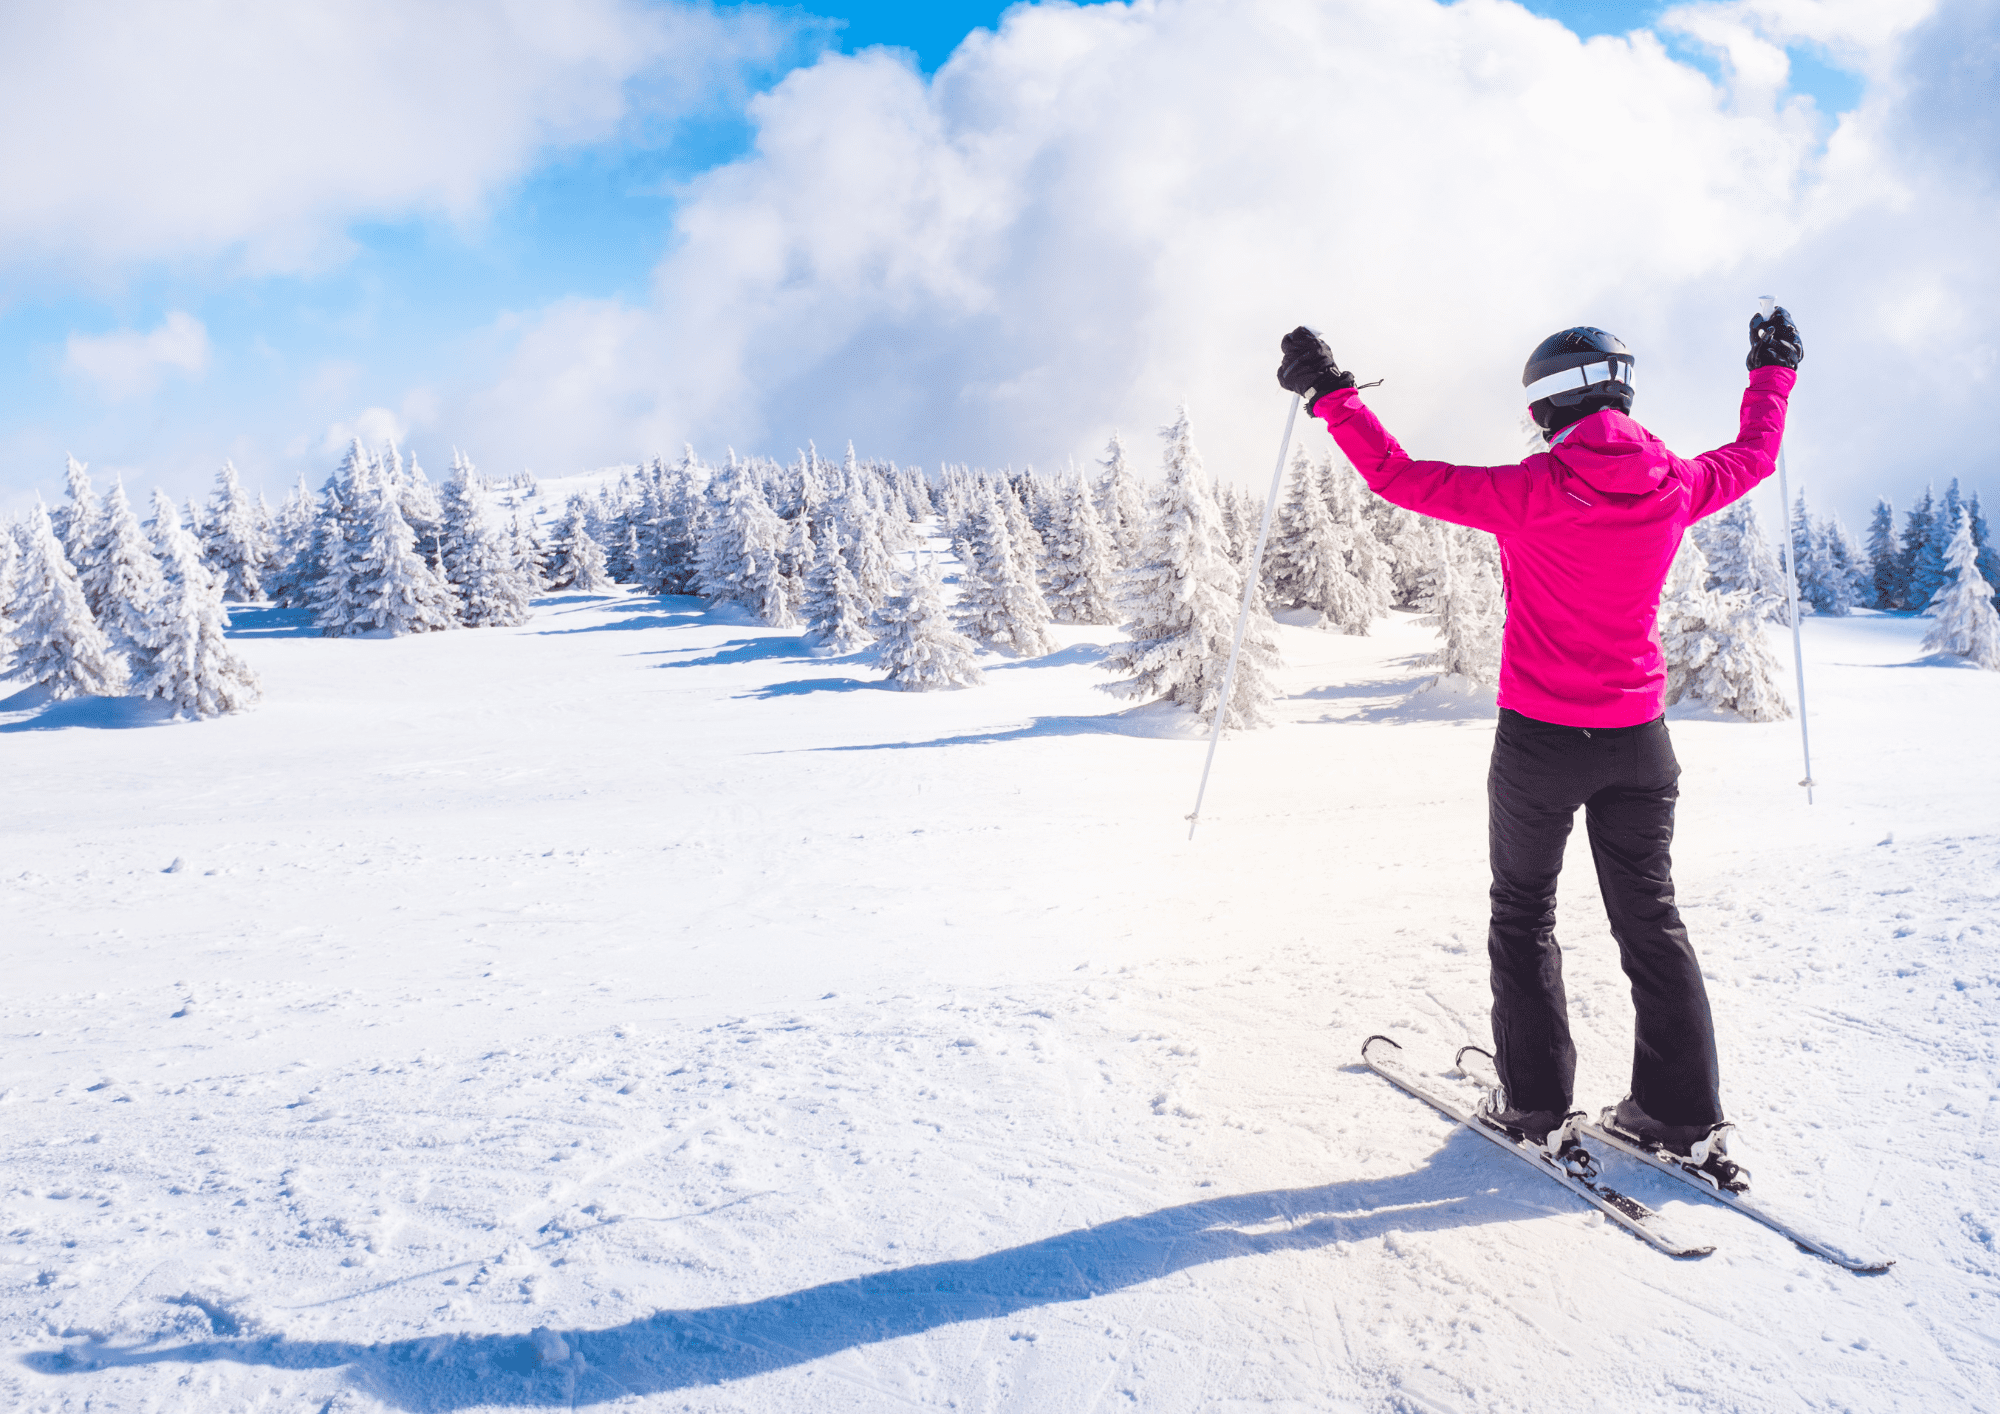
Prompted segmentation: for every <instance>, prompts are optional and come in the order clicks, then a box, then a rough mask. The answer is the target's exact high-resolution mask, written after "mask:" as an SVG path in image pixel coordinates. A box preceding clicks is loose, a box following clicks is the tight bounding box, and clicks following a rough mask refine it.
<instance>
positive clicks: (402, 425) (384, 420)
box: [319, 407, 410, 456]
mask: <svg viewBox="0 0 2000 1414" xmlns="http://www.w3.org/2000/svg"><path fill="white" fill-rule="evenodd" d="M409 436H410V424H409V423H408V422H407V421H406V420H404V418H403V417H401V416H400V415H399V414H398V413H396V412H395V411H394V410H393V409H390V408H385V407H372V408H363V409H362V410H361V411H360V412H358V413H356V414H354V416H352V417H350V418H347V419H345V420H343V421H340V422H336V423H333V424H332V425H331V426H329V427H328V428H327V429H326V435H325V436H323V437H321V438H320V442H319V450H320V452H321V454H322V455H325V456H339V455H340V454H341V453H342V452H344V451H346V450H347V448H348V444H349V443H351V442H354V441H356V440H357V439H358V440H359V441H360V443H361V445H362V446H364V447H367V448H368V449H369V450H371V451H372V450H374V449H375V448H378V447H380V446H382V445H383V444H384V443H386V442H395V443H397V444H398V445H400V444H402V443H403V442H405V441H407V440H409Z"/></svg>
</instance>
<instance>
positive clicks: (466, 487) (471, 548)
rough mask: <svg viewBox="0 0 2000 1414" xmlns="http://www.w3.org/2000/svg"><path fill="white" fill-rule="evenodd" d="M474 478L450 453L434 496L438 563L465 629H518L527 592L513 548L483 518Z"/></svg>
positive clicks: (526, 608) (530, 594)
mask: <svg viewBox="0 0 2000 1414" xmlns="http://www.w3.org/2000/svg"><path fill="white" fill-rule="evenodd" d="M479 486H480V483H479V475H478V472H477V471H476V470H475V469H474V468H473V465H472V463H471V462H470V461H468V460H467V459H466V458H465V456H464V454H463V453H460V452H457V451H454V452H453V453H452V458H451V478H450V480H448V481H446V482H445V484H444V490H443V492H441V493H440V494H439V497H438V533H437V546H438V561H439V564H440V565H441V566H442V570H443V574H444V578H445V582H446V583H447V584H449V585H450V586H451V589H452V594H453V597H454V599H455V601H456V604H455V608H456V612H457V615H458V621H459V622H460V623H462V624H464V625H465V626H466V627H467V628H485V627H489V626H504V625H510V624H523V623H526V622H527V621H528V615H529V613H530V611H531V608H532V600H533V597H534V595H533V591H532V590H531V589H530V587H529V584H528V578H527V576H526V575H525V574H524V573H522V571H521V568H520V567H519V566H518V565H517V564H516V563H515V561H514V555H513V547H512V546H511V545H510V544H509V543H508V542H507V539H506V537H504V536H503V535H502V534H501V533H500V532H499V531H498V530H497V529H495V528H494V525H493V523H492V521H491V520H490V519H489V518H488V517H487V514H486V505H485V500H484V497H483V496H482V495H481V494H480V489H479Z"/></svg>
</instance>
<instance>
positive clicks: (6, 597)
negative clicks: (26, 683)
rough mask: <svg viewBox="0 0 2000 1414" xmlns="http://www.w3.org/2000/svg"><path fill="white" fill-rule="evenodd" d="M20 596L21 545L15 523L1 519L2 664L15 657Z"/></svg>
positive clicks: (0, 641) (0, 642)
mask: <svg viewBox="0 0 2000 1414" xmlns="http://www.w3.org/2000/svg"><path fill="white" fill-rule="evenodd" d="M20 597H21V546H20V543H19V542H18V541H16V540H15V538H14V526H13V524H12V523H11V522H9V521H4V520H0V664H4V663H7V662H9V661H11V660H12V658H13V654H14V631H15V629H16V628H17V627H18V624H17V623H16V620H15V611H16V610H17V609H18V608H19V607H20V604H19V601H20Z"/></svg>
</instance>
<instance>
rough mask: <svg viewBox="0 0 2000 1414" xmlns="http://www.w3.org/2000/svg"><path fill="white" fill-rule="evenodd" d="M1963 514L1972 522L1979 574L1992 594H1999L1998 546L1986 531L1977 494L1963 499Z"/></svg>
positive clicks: (1984, 515)
mask: <svg viewBox="0 0 2000 1414" xmlns="http://www.w3.org/2000/svg"><path fill="white" fill-rule="evenodd" d="M1965 513H1966V516H1967V517H1968V518H1969V519H1970V520H1971V522H1972V544H1973V548H1974V549H1975V550H1977V551H1978V555H1977V557H1976V561H1975V562H1976V563H1977V564H1978V566H1979V573H1980V575H1981V576H1983V577H1984V578H1985V580H1986V582H1987V583H1988V584H1990V585H1992V586H1993V592H1994V593H1995V594H2000V546H1996V545H1995V544H1994V543H1993V538H1992V536H1990V535H1989V534H1987V531H1986V513H1985V512H1984V511H1983V510H1981V509H1980V506H1979V493H1978V492H1977V491H1974V492H1973V493H1972V494H1971V495H1970V496H1968V497H1966V498H1965Z"/></svg>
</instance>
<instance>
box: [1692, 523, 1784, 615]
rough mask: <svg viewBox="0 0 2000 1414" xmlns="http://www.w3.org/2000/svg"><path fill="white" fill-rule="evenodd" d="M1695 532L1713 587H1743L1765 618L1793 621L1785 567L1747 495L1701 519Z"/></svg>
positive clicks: (1720, 588) (1709, 585)
mask: <svg viewBox="0 0 2000 1414" xmlns="http://www.w3.org/2000/svg"><path fill="white" fill-rule="evenodd" d="M1694 535H1695V539H1696V540H1697V541H1698V542H1699V543H1700V545H1701V551H1702V554H1703V555H1704V556H1705V557H1706V558H1707V560H1708V587H1709V588H1710V589H1719V590H1730V589H1740V590H1742V591H1743V592H1744V593H1745V594H1748V595H1749V596H1750V602H1751V604H1752V605H1753V606H1754V607H1755V608H1756V610H1757V613H1758V614H1759V615H1760V616H1761V617H1762V618H1765V619H1768V620H1770V621H1772V622H1773V623H1781V624H1782V623H1790V622H1791V619H1790V613H1789V610H1788V608H1787V605H1786V595H1785V574H1784V571H1783V570H1782V569H1780V568H1779V566H1778V558H1777V556H1776V555H1774V554H1773V553H1772V552H1771V544H1770V542H1769V541H1768V540H1766V539H1765V538H1764V528H1763V526H1762V525H1761V524H1760V523H1759V522H1758V520H1757V511H1756V508H1755V507H1754V506H1752V505H1751V504H1750V500H1749V498H1748V497H1747V496H1746V497H1744V498H1743V499H1742V500H1740V501H1737V502H1736V503H1735V504H1734V505H1732V506H1730V507H1728V508H1727V509H1726V510H1723V511H1720V512H1718V513H1717V514H1715V515H1712V516H1709V517H1708V518H1707V519H1706V520H1703V521H1700V522H1698V523H1697V524H1696V525H1695V527H1694Z"/></svg>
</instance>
